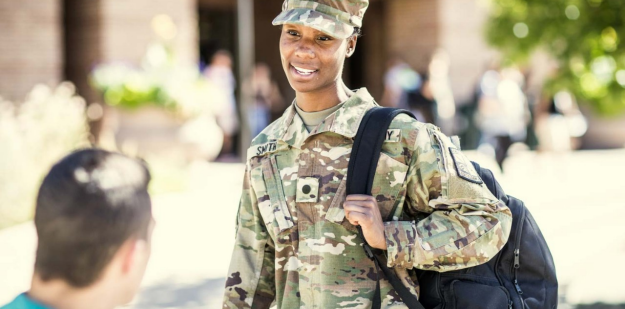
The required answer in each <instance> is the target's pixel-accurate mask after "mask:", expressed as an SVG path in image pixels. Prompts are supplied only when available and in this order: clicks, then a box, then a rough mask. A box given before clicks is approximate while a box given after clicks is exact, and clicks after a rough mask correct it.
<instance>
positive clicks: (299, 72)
mask: <svg viewBox="0 0 625 309" xmlns="http://www.w3.org/2000/svg"><path fill="white" fill-rule="evenodd" d="M290 69H291V74H292V75H293V76H294V77H297V78H298V79H302V80H308V79H311V78H312V77H313V76H314V75H316V74H317V72H318V70H311V69H306V68H302V67H299V66H294V65H291V67H290Z"/></svg>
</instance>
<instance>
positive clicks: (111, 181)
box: [35, 149, 152, 288]
mask: <svg viewBox="0 0 625 309" xmlns="http://www.w3.org/2000/svg"><path fill="white" fill-rule="evenodd" d="M149 182H150V173H149V171H148V169H147V167H146V166H145V164H144V163H143V162H141V161H138V160H135V159H131V158H128V157H126V156H124V155H121V154H118V153H112V152H108V151H104V150H100V149H85V150H80V151H76V152H74V153H72V154H70V155H68V156H67V157H65V158H63V159H62V160H61V161H60V162H58V163H57V164H56V165H54V166H53V167H52V169H51V170H50V172H49V173H48V175H47V176H46V177H45V179H44V180H43V183H42V185H41V188H40V189H39V195H38V197H37V208H36V212H35V227H36V229H37V235H38V237H39V245H38V247H37V258H36V262H35V272H36V273H37V275H38V276H39V277H40V278H41V279H42V280H44V281H48V280H52V279H61V280H64V281H66V282H67V283H68V284H70V285H72V286H74V287H77V288H81V287H87V286H89V285H91V284H92V283H94V282H95V281H96V280H97V279H98V278H99V276H100V275H101V273H102V270H103V269H104V268H105V267H106V266H107V265H108V264H109V263H110V261H111V260H112V258H113V256H114V255H115V253H116V252H117V251H118V250H119V248H120V247H121V245H122V244H123V243H124V242H126V241H127V240H128V239H130V238H133V237H136V238H141V239H145V238H146V237H147V234H148V227H149V225H150V222H151V220H152V205H151V202H150V196H149V195H148V191H147V186H148V183H149Z"/></svg>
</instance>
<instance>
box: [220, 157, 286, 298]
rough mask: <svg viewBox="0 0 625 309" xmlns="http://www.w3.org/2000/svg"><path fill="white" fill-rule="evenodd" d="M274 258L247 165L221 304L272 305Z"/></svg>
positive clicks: (271, 242)
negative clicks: (234, 238) (251, 185)
mask: <svg viewBox="0 0 625 309" xmlns="http://www.w3.org/2000/svg"><path fill="white" fill-rule="evenodd" d="M248 168H249V166H248ZM274 260H275V251H274V243H273V241H272V239H271V237H269V234H268V233H267V229H266V227H265V224H264V222H263V220H262V217H261V215H260V212H259V210H258V205H257V203H256V196H255V194H254V189H253V188H251V187H250V173H249V171H248V169H246V171H245V179H244V180H243V193H242V194H241V201H240V204H239V213H238V215H237V229H236V240H235V244H234V249H233V252H232V258H231V260H230V268H229V270H228V278H227V280H226V291H225V294H224V299H223V306H222V308H254V309H263V308H269V307H270V306H271V303H272V302H273V300H274V298H275V284H274V276H275V272H274V269H275V266H274V265H275V261H274Z"/></svg>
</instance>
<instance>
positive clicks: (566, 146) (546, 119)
mask: <svg viewBox="0 0 625 309" xmlns="http://www.w3.org/2000/svg"><path fill="white" fill-rule="evenodd" d="M535 114H536V123H535V127H536V134H537V135H538V142H539V148H538V149H540V150H542V151H556V152H558V151H570V150H575V149H577V148H579V146H580V143H581V142H580V138H581V137H582V136H583V135H584V134H585V133H586V130H587V128H588V124H587V122H586V118H585V117H584V115H582V113H581V111H580V110H579V106H578V105H577V101H576V100H575V97H574V96H573V94H572V93H570V92H568V91H566V90H561V91H558V92H557V93H556V94H555V95H554V96H553V97H552V98H551V99H547V100H542V101H541V102H539V104H538V105H537V106H536V111H535Z"/></svg>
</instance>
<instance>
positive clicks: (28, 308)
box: [0, 293, 50, 309]
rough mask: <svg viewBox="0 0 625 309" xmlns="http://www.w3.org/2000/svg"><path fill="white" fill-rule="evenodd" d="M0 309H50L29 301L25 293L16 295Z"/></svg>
mask: <svg viewBox="0 0 625 309" xmlns="http://www.w3.org/2000/svg"><path fill="white" fill-rule="evenodd" d="M0 309H50V308H47V307H44V306H43V305H41V304H38V303H36V302H35V301H33V300H32V299H30V298H29V297H28V296H27V295H26V293H23V294H20V295H18V296H17V297H16V298H15V299H14V300H13V301H12V302H10V303H8V304H6V305H4V306H2V307H0Z"/></svg>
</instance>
